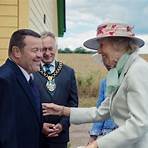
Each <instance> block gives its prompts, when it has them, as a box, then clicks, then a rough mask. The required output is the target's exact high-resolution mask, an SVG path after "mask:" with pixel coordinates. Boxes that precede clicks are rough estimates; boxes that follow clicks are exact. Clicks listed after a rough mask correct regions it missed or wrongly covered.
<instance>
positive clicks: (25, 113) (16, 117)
mask: <svg viewBox="0 0 148 148" xmlns="http://www.w3.org/2000/svg"><path fill="white" fill-rule="evenodd" d="M33 99H35V98H34V97H33V95H32V92H31V91H30V88H29V84H28V82H27V80H26V78H25V77H24V75H23V73H22V72H21V70H20V69H19V67H18V66H17V65H16V64H15V63H14V62H12V61H10V60H9V59H8V60H7V61H6V63H5V64H4V65H2V66H1V67H0V148H39V145H40V143H39V142H40V141H41V140H40V138H41V137H40V136H41V135H40V133H41V119H40V117H39V116H38V114H37V112H36V110H35V104H34V101H33Z"/></svg>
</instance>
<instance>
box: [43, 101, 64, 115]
mask: <svg viewBox="0 0 148 148" xmlns="http://www.w3.org/2000/svg"><path fill="white" fill-rule="evenodd" d="M63 108H64V107H63V106H60V105H56V104H54V103H42V109H43V116H47V115H59V116H61V115H62V114H63Z"/></svg>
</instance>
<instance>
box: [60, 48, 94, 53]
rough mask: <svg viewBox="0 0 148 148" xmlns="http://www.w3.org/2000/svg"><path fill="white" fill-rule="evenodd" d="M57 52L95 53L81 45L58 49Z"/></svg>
mask: <svg viewBox="0 0 148 148" xmlns="http://www.w3.org/2000/svg"><path fill="white" fill-rule="evenodd" d="M58 53H79V54H92V53H95V52H94V51H87V50H86V49H84V48H83V47H78V48H76V49H74V50H71V49H70V48H65V49H58Z"/></svg>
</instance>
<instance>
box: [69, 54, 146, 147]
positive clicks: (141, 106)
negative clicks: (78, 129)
mask: <svg viewBox="0 0 148 148" xmlns="http://www.w3.org/2000/svg"><path fill="white" fill-rule="evenodd" d="M121 75H123V78H122V79H121V78H120V80H119V83H120V87H119V88H118V89H117V90H115V91H114V92H113V93H112V95H111V96H110V97H108V98H106V100H105V101H104V102H103V103H102V104H101V107H99V108H98V109H97V108H85V109H83V108H80V109H74V108H73V109H72V110H71V115H70V117H71V122H72V123H76V124H79V123H85V122H94V121H98V120H102V119H106V118H108V117H110V116H111V118H112V119H113V120H114V121H115V123H116V124H117V125H118V126H119V128H117V129H115V130H114V131H112V132H111V133H109V134H107V135H105V136H103V137H101V138H99V139H98V140H97V142H98V146H99V148H125V147H126V148H147V146H148V63H147V62H145V61H144V60H143V59H141V58H140V57H139V56H138V55H137V53H133V54H132V55H131V56H130V58H129V60H128V61H127V63H126V65H125V66H124V69H123V71H122V74H121Z"/></svg>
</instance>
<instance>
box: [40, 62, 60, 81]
mask: <svg viewBox="0 0 148 148" xmlns="http://www.w3.org/2000/svg"><path fill="white" fill-rule="evenodd" d="M62 67H63V63H62V62H58V66H57V68H56V69H55V71H54V72H53V73H51V74H48V73H47V72H44V71H43V69H40V73H41V74H42V75H43V76H45V77H46V78H47V79H48V80H49V81H51V80H53V79H54V78H55V77H56V76H57V75H58V74H59V73H60V72H61V70H62Z"/></svg>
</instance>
